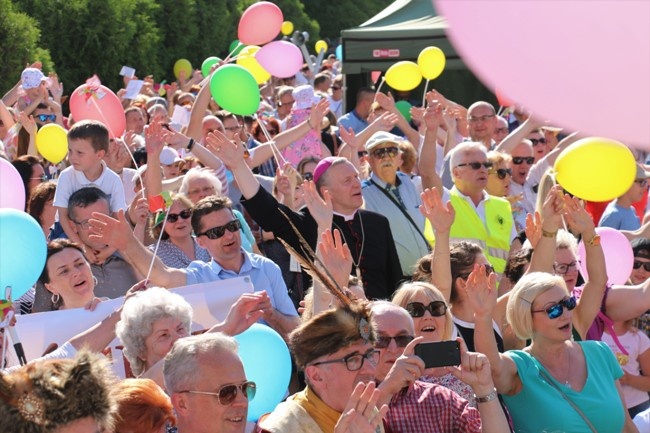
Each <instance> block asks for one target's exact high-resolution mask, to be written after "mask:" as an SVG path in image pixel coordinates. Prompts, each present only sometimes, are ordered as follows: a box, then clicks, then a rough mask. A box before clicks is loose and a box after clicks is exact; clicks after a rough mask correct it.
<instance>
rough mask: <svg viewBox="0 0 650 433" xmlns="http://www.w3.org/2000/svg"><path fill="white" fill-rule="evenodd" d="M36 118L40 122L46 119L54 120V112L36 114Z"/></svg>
mask: <svg viewBox="0 0 650 433" xmlns="http://www.w3.org/2000/svg"><path fill="white" fill-rule="evenodd" d="M36 118H37V119H38V120H40V121H41V122H46V121H48V120H49V121H50V122H54V121H56V114H37V115H36Z"/></svg>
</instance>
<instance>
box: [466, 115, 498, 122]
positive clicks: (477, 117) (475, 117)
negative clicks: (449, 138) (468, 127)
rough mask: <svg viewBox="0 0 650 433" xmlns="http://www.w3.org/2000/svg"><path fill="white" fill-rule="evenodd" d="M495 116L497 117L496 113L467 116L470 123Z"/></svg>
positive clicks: (484, 120) (483, 120)
mask: <svg viewBox="0 0 650 433" xmlns="http://www.w3.org/2000/svg"><path fill="white" fill-rule="evenodd" d="M493 117H496V114H486V115H485V116H469V117H468V118H467V121H468V122H469V123H476V122H486V121H488V120H490V119H492V118H493Z"/></svg>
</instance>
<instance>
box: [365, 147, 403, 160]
mask: <svg viewBox="0 0 650 433" xmlns="http://www.w3.org/2000/svg"><path fill="white" fill-rule="evenodd" d="M397 152H399V149H398V148H397V147H394V146H391V147H383V148H381V149H375V150H373V151H372V152H371V154H372V156H373V157H374V158H377V159H381V158H383V157H384V156H386V155H388V156H389V157H391V158H394V157H396V156H397Z"/></svg>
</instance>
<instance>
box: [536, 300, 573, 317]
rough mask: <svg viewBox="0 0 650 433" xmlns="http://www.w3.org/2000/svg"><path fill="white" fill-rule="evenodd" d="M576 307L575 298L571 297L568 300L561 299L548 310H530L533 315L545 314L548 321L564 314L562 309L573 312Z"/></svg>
mask: <svg viewBox="0 0 650 433" xmlns="http://www.w3.org/2000/svg"><path fill="white" fill-rule="evenodd" d="M575 307H576V298H575V297H574V296H571V297H570V298H565V299H562V300H561V301H560V302H558V303H556V304H553V305H551V306H550V307H548V308H545V309H543V310H531V311H532V312H533V313H546V315H548V318H549V319H557V318H558V317H560V316H561V315H562V314H564V309H565V308H566V309H567V310H568V311H571V310H573V309H574V308H575Z"/></svg>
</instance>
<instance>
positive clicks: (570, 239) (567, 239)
mask: <svg viewBox="0 0 650 433" xmlns="http://www.w3.org/2000/svg"><path fill="white" fill-rule="evenodd" d="M555 248H556V249H558V250H562V249H566V250H569V251H571V252H572V253H573V254H576V255H577V254H578V241H577V240H576V238H575V237H574V236H573V235H572V234H571V233H569V232H568V231H566V230H564V229H560V230H558V231H557V237H556V238H555Z"/></svg>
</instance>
